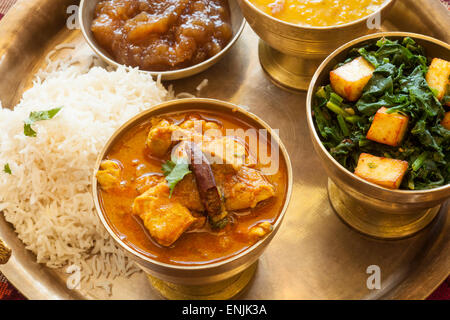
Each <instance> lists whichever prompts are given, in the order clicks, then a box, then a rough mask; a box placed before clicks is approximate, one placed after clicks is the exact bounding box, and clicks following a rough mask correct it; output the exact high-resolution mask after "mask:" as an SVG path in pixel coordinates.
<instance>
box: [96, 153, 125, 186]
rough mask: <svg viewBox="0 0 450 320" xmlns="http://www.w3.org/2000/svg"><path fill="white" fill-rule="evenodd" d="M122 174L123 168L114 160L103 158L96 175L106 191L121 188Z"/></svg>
mask: <svg viewBox="0 0 450 320" xmlns="http://www.w3.org/2000/svg"><path fill="white" fill-rule="evenodd" d="M121 176H122V168H121V167H120V165H119V164H118V163H117V162H116V161H113V160H103V161H102V162H101V164H100V170H98V171H97V175H96V177H97V181H98V183H99V184H100V186H101V187H102V189H103V190H105V191H110V190H113V189H117V188H119V187H120V182H121Z"/></svg>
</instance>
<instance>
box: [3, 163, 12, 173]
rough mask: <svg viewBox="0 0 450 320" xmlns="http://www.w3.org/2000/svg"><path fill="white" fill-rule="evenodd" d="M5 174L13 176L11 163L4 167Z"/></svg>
mask: <svg viewBox="0 0 450 320" xmlns="http://www.w3.org/2000/svg"><path fill="white" fill-rule="evenodd" d="M3 172H4V173H7V174H12V171H11V168H10V167H9V163H7V164H5V166H4V167H3Z"/></svg>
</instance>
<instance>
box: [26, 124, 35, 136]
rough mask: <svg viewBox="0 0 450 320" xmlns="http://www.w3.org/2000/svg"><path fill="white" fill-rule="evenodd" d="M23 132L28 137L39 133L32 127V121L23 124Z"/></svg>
mask: <svg viewBox="0 0 450 320" xmlns="http://www.w3.org/2000/svg"><path fill="white" fill-rule="evenodd" d="M23 133H24V134H25V135H26V136H27V137H36V135H37V133H36V131H34V130H33V128H31V123H26V122H25V124H24V125H23Z"/></svg>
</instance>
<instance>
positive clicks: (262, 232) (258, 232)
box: [248, 221, 273, 240]
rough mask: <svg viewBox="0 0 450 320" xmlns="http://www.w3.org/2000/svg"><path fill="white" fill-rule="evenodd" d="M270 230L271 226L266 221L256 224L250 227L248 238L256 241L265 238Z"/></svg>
mask: <svg viewBox="0 0 450 320" xmlns="http://www.w3.org/2000/svg"><path fill="white" fill-rule="evenodd" d="M272 229H273V226H272V224H271V223H270V222H268V221H264V222H261V223H258V224H257V225H256V226H253V227H251V228H250V231H249V232H248V236H249V237H250V239H255V240H258V239H261V238H263V237H264V236H266V235H267V234H268V233H269V232H270V231H272Z"/></svg>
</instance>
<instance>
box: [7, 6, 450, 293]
mask: <svg viewBox="0 0 450 320" xmlns="http://www.w3.org/2000/svg"><path fill="white" fill-rule="evenodd" d="M441 1H443V2H444V3H446V4H447V6H450V0H441ZM15 2H16V0H0V19H1V18H2V17H3V16H4V15H5V14H6V12H7V11H8V9H9V8H11V7H12V5H13V4H14V3H15ZM24 299H25V297H24V296H23V295H21V294H20V292H18V291H17V290H16V288H14V286H12V285H11V284H10V283H9V282H8V280H7V279H6V278H5V277H4V276H3V275H2V274H1V273H0V300H24ZM428 299H429V300H450V278H448V279H447V281H445V282H444V283H443V284H442V285H441V286H440V287H439V288H438V289H437V290H436V291H435V292H433V294H432V295H431V296H430V297H428Z"/></svg>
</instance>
